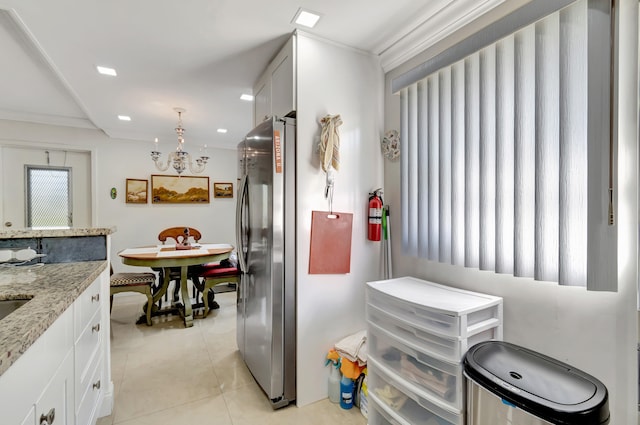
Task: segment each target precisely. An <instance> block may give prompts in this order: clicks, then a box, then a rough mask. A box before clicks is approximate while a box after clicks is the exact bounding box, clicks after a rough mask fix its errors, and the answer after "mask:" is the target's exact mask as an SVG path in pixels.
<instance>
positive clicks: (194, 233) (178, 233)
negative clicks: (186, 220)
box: [158, 226, 202, 245]
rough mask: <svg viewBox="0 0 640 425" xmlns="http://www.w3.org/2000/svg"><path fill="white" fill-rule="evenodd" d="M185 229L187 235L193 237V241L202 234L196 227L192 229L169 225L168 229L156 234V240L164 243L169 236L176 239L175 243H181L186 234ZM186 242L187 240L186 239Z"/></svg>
mask: <svg viewBox="0 0 640 425" xmlns="http://www.w3.org/2000/svg"><path fill="white" fill-rule="evenodd" d="M187 230H188V234H189V237H191V238H193V241H194V242H198V241H199V240H200V239H201V238H202V234H201V233H200V231H199V230H198V229H194V228H193V227H185V226H183V227H170V228H168V229H164V230H163V231H162V232H160V234H159V235H158V240H159V241H160V242H162V244H163V245H164V244H165V242H166V241H167V239H169V238H171V239H173V240H175V241H176V244H182V243H183V242H185V236H186V235H187ZM186 242H189V240H187V241H186Z"/></svg>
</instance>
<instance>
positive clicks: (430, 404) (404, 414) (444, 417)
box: [367, 367, 464, 425]
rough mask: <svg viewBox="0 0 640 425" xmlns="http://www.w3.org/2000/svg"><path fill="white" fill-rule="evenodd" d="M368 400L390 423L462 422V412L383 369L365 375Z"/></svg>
mask: <svg viewBox="0 0 640 425" xmlns="http://www.w3.org/2000/svg"><path fill="white" fill-rule="evenodd" d="M367 381H368V384H367V386H368V389H369V399H370V400H371V401H373V403H372V404H373V405H374V409H375V408H376V407H379V408H381V409H382V410H383V411H384V412H386V414H387V415H388V416H389V417H390V418H393V420H392V421H390V422H397V423H400V424H408V425H431V424H433V423H437V424H438V425H464V415H463V414H462V413H461V412H459V411H457V410H451V409H450V408H448V407H447V406H446V405H444V404H442V403H439V402H436V401H432V400H430V399H429V397H428V396H427V395H426V394H424V393H423V392H422V390H421V389H420V388H419V387H417V386H415V385H413V384H411V383H410V382H407V381H404V380H402V379H401V378H398V377H397V376H393V374H392V373H387V371H385V370H384V368H381V367H377V368H372V369H371V370H370V371H369V372H368V375H367Z"/></svg>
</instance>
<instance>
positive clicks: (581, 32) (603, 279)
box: [392, 0, 617, 290]
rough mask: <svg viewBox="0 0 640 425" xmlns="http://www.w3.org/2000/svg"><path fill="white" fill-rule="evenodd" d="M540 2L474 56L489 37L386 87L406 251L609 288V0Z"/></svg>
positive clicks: (497, 28)
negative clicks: (397, 123) (397, 146)
mask: <svg viewBox="0 0 640 425" xmlns="http://www.w3.org/2000/svg"><path fill="white" fill-rule="evenodd" d="M534 3H535V2H534ZM543 3H544V4H543V5H542V6H540V4H542V3H539V4H537V5H528V6H526V8H523V9H521V10H520V11H516V12H514V14H513V15H510V16H508V17H506V18H505V19H504V21H505V22H498V23H496V24H494V26H493V27H492V28H488V29H487V31H485V33H489V34H495V33H498V34H501V36H500V37H499V39H494V40H491V42H490V43H484V44H483V45H482V46H480V47H478V48H477V49H475V50H473V49H470V47H469V46H473V42H474V41H475V40H485V39H486V34H485V33H482V34H480V35H478V36H473V37H471V41H469V40H465V41H464V42H462V43H461V45H459V46H454V47H453V48H452V49H451V52H449V55H448V56H447V52H445V53H443V54H440V55H439V56H438V57H436V58H433V59H432V60H431V61H428V62H426V63H425V64H423V65H421V66H418V67H417V68H415V69H413V70H411V71H409V72H408V73H406V74H404V75H402V76H400V77H398V79H396V80H394V81H393V82H392V87H394V88H396V89H398V91H399V93H400V99H401V127H400V130H401V143H402V152H403V155H402V159H401V186H402V187H401V195H402V205H401V209H402V246H403V252H404V253H406V254H408V255H413V256H416V257H422V258H427V259H429V260H432V261H438V262H445V263H450V264H454V265H460V266H466V267H473V268H478V269H480V270H492V271H495V272H498V273H509V274H513V275H515V276H522V277H531V278H534V279H536V280H541V281H550V282H558V283H560V284H562V285H572V286H585V287H588V288H589V289H600V290H602V289H605V290H615V289H616V287H615V285H616V284H615V281H616V279H615V258H616V255H615V252H616V245H617V244H616V236H615V226H612V225H611V223H608V220H607V219H608V215H607V214H608V209H609V208H610V207H611V208H614V207H615V205H613V204H611V205H610V204H609V196H608V191H609V190H608V189H609V186H608V185H612V184H613V182H611V181H608V180H607V176H608V175H609V167H612V166H613V165H612V163H613V158H610V155H609V148H610V146H609V143H612V142H611V141H610V138H609V126H610V122H609V108H610V99H609V88H608V87H609V59H610V57H609V55H610V50H609V46H608V44H607V43H608V40H609V37H610V33H611V26H610V13H611V12H610V6H609V3H608V2H607V1H599V0H580V1H575V2H566V1H565V2H561V4H557V5H555V7H556V9H557V10H551V11H549V10H546V9H544V8H545V7H546V8H549V7H554V5H553V3H552V2H543ZM536 8H541V10H538V9H536ZM525 9H527V10H525ZM532 9H535V10H534V12H535V13H533V12H532ZM536 13H537V14H538V15H541V16H536V18H535V19H532V20H530V21H529V22H527V23H525V24H521V23H522V21H523V20H526V18H523V16H522V15H523V14H524V15H527V14H533V15H535V14H536ZM509 25H512V26H514V27H515V28H514V30H513V31H511V32H508V31H506V30H505V28H508V27H509ZM465 49H466V51H467V54H466V55H462V54H461V53H460V52H461V51H465ZM447 59H449V61H448V62H447ZM588 71H589V72H588Z"/></svg>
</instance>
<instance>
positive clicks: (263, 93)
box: [253, 79, 271, 125]
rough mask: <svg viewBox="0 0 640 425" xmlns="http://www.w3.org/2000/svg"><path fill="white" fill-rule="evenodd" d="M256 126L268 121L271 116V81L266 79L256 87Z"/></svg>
mask: <svg viewBox="0 0 640 425" xmlns="http://www.w3.org/2000/svg"><path fill="white" fill-rule="evenodd" d="M253 111H254V112H253V120H254V123H253V124H254V125H258V124H260V123H261V122H263V121H266V120H267V119H268V118H269V117H270V116H271V80H270V79H264V80H263V81H261V82H259V83H258V84H257V85H256V90H254V98H253Z"/></svg>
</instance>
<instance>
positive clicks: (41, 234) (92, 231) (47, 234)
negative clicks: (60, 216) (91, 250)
mask: <svg viewBox="0 0 640 425" xmlns="http://www.w3.org/2000/svg"><path fill="white" fill-rule="evenodd" d="M115 232H116V227H115V226H111V227H86V228H81V227H76V228H69V229H31V228H24V229H10V230H6V229H5V230H0V239H25V238H59V237H74V236H106V235H111V234H112V233H115Z"/></svg>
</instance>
